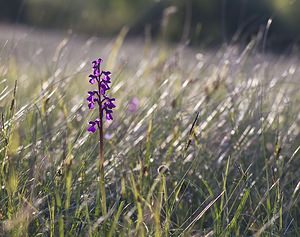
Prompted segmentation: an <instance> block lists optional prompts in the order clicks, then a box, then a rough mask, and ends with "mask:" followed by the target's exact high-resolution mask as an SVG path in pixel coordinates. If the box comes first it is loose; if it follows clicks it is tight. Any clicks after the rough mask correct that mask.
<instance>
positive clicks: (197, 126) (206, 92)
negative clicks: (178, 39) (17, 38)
mask: <svg viewBox="0 0 300 237" xmlns="http://www.w3.org/2000/svg"><path fill="white" fill-rule="evenodd" d="M125 35H126V30H124V31H123V32H122V33H121V34H120V35H119V37H118V38H117V39H116V41H115V42H114V43H113V44H110V45H109V46H108V51H109V53H108V54H107V58H105V61H107V64H106V65H105V68H106V69H108V70H110V71H112V72H113V78H112V82H113V85H112V92H111V93H112V94H113V96H114V97H116V99H117V108H116V111H115V113H114V114H115V116H114V121H113V122H112V123H109V124H108V123H106V127H105V133H106V138H107V139H106V140H105V158H106V162H105V183H106V195H107V213H106V214H105V215H103V213H102V208H101V200H100V192H99V171H98V161H99V160H98V158H97V157H98V155H99V154H98V150H99V149H98V141H97V136H93V135H90V134H88V132H87V131H86V128H87V122H88V121H89V119H90V118H91V117H92V118H94V116H96V114H90V113H88V109H87V103H86V101H85V98H86V97H87V94H86V91H87V89H88V88H89V83H88V74H89V70H90V69H89V68H90V65H89V63H90V62H89V59H88V58H86V57H85V56H84V57H82V59H81V58H79V59H78V61H80V63H78V65H77V64H76V65H75V68H73V69H72V70H70V68H67V67H68V66H69V65H68V62H66V60H64V59H63V52H64V50H65V48H67V47H68V46H69V44H68V41H67V40H66V39H64V40H63V41H62V42H61V43H60V44H59V45H58V46H57V48H56V51H55V52H54V55H53V57H51V58H48V59H46V60H45V61H46V62H47V63H46V64H44V65H43V67H42V66H41V67H40V69H39V66H36V67H27V68H26V67H23V64H24V63H22V60H20V59H19V58H18V56H17V55H12V54H11V53H9V51H6V49H7V47H8V46H7V44H5V43H4V44H1V51H0V57H1V65H0V106H1V107H0V115H1V120H0V121H1V123H0V124H1V130H0V132H1V133H0V139H1V140H0V164H1V166H0V168H1V170H0V187H1V189H0V221H1V222H0V236H155V237H159V236H300V227H299V224H300V222H299V220H300V215H299V213H300V208H299V188H300V174H299V165H300V151H299V150H300V132H299V131H300V117H299V112H300V94H299V89H300V84H299V75H300V71H299V67H298V65H299V61H298V59H297V58H296V57H292V56H290V57H288V55H285V57H279V56H278V55H273V56H270V55H261V54H259V52H258V51H257V48H256V46H257V42H255V41H253V42H251V43H250V44H249V45H248V46H247V47H246V48H245V50H244V51H239V50H237V49H236V48H235V47H224V48H221V49H220V50H219V51H216V52H209V51H207V52H205V51H201V52H202V54H201V53H198V50H196V49H192V53H191V55H192V56H191V57H185V54H184V53H183V52H184V48H183V47H182V46H180V47H178V48H171V49H170V48H167V47H164V46H163V45H160V46H159V47H157V48H156V49H155V50H152V49H151V47H149V45H148V44H145V46H144V48H137V49H135V52H134V53H135V54H138V53H140V54H141V55H142V59H141V60H139V61H138V63H136V64H134V65H131V66H130V59H131V55H127V61H129V63H126V60H125V61H124V60H122V58H121V57H120V52H121V49H122V44H123V40H124V37H125ZM90 51H92V50H90ZM93 53H94V54H95V52H93ZM78 54H80V53H78ZM98 57H102V55H98ZM90 59H92V58H90ZM62 65H63V66H62ZM133 98H137V99H138V101H139V106H138V108H137V109H136V111H132V110H129V106H130V103H131V101H132V99H133Z"/></svg>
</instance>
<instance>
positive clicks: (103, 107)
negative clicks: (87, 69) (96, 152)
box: [87, 58, 116, 133]
mask: <svg viewBox="0 0 300 237" xmlns="http://www.w3.org/2000/svg"><path fill="white" fill-rule="evenodd" d="M102 61H103V60H102V59H101V58H99V59H97V60H95V61H93V62H92V65H93V74H91V75H89V82H90V84H97V85H98V88H97V90H95V91H88V94H89V96H88V97H87V101H88V107H89V109H94V108H95V104H98V106H99V116H101V118H98V119H96V120H95V121H90V122H89V125H90V126H89V127H88V129H87V130H88V131H89V132H91V133H94V132H96V130H97V127H98V128H99V129H102V128H101V126H102V122H103V119H104V117H105V118H106V120H113V116H112V114H113V110H112V109H113V108H115V107H116V105H115V103H114V101H115V100H116V99H115V98H110V97H108V96H107V94H106V93H107V91H108V90H109V89H110V86H109V84H110V83H111V78H110V75H111V72H109V71H103V70H101V69H100V68H101V63H102ZM104 115H105V116H104Z"/></svg>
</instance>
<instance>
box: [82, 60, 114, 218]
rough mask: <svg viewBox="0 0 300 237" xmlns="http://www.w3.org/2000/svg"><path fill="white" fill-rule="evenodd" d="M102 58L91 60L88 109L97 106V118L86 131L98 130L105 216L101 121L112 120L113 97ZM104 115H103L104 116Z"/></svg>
mask: <svg viewBox="0 0 300 237" xmlns="http://www.w3.org/2000/svg"><path fill="white" fill-rule="evenodd" d="M101 63H102V59H101V58H99V59H97V60H95V61H93V62H92V65H93V66H92V68H93V74H91V75H89V83H90V84H92V85H94V84H96V85H97V90H94V91H88V94H89V96H88V97H87V101H88V107H89V109H95V107H96V106H97V107H98V110H99V118H97V119H96V120H94V121H90V122H89V127H88V128H87V131H88V132H90V133H95V132H96V131H97V128H98V130H99V168H100V193H101V207H102V214H103V215H104V216H105V215H106V214H107V207H106V193H105V183H104V181H105V178H104V177H105V176H104V161H105V159H104V132H103V122H104V118H106V120H107V121H109V120H113V115H112V114H113V110H112V109H113V108H115V107H116V105H115V103H114V102H115V100H116V99H115V98H110V97H109V96H108V95H107V91H109V89H110V86H109V84H110V83H111V81H110V80H111V78H110V75H111V73H110V72H109V71H103V70H101ZM104 115H105V116H104Z"/></svg>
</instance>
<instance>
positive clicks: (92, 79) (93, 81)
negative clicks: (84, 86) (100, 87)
mask: <svg viewBox="0 0 300 237" xmlns="http://www.w3.org/2000/svg"><path fill="white" fill-rule="evenodd" d="M89 78H90V80H89V82H90V83H91V84H95V82H96V81H97V77H96V76H94V75H92V74H91V75H89Z"/></svg>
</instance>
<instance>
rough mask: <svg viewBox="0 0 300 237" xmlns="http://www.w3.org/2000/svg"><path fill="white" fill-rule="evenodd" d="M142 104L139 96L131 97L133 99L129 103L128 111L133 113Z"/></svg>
mask: <svg viewBox="0 0 300 237" xmlns="http://www.w3.org/2000/svg"><path fill="white" fill-rule="evenodd" d="M139 105H140V101H139V99H138V98H136V97H134V98H132V99H131V101H130V102H129V104H128V111H129V112H131V113H135V112H136V111H137V110H138V108H139Z"/></svg>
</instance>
